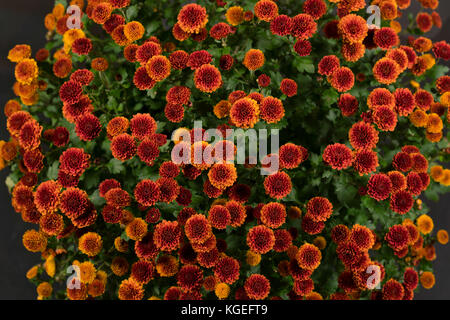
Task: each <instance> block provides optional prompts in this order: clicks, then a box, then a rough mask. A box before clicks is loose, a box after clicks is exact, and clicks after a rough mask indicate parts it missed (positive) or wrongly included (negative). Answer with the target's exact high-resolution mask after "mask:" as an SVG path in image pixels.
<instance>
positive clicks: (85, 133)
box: [75, 113, 102, 141]
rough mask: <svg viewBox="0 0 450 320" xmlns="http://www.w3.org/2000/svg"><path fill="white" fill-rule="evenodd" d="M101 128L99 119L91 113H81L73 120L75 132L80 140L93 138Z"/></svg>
mask: <svg viewBox="0 0 450 320" xmlns="http://www.w3.org/2000/svg"><path fill="white" fill-rule="evenodd" d="M101 130H102V125H101V123H100V120H99V119H98V118H97V117H96V116H94V115H93V114H91V113H86V114H84V115H81V116H79V117H78V118H77V119H76V121H75V133H76V134H77V136H78V137H79V138H80V140H82V141H91V140H94V139H95V138H97V137H98V135H99V134H100V131H101Z"/></svg>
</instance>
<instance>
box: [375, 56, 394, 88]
mask: <svg viewBox="0 0 450 320" xmlns="http://www.w3.org/2000/svg"><path fill="white" fill-rule="evenodd" d="M372 71H373V75H374V77H375V79H376V80H377V81H378V82H380V83H383V84H391V83H394V82H395V81H396V80H397V77H398V76H399V74H400V68H399V66H398V64H397V62H395V61H394V60H392V59H389V58H381V59H380V60H378V61H377V62H376V63H375V65H374V67H373V69H372Z"/></svg>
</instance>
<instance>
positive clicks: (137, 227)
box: [125, 218, 148, 241]
mask: <svg viewBox="0 0 450 320" xmlns="http://www.w3.org/2000/svg"><path fill="white" fill-rule="evenodd" d="M147 228H148V226H147V223H146V222H145V221H144V220H143V219H141V218H136V219H134V220H133V221H131V222H130V223H128V224H127V226H126V228H125V232H126V234H127V236H128V237H129V238H130V239H131V240H135V241H140V240H142V238H144V236H145V235H146V234H147Z"/></svg>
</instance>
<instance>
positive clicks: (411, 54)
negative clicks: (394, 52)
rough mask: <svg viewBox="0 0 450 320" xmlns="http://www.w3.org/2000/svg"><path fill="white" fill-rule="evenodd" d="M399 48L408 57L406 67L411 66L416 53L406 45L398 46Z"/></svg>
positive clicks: (413, 63) (414, 60)
mask: <svg viewBox="0 0 450 320" xmlns="http://www.w3.org/2000/svg"><path fill="white" fill-rule="evenodd" d="M400 49H401V50H403V51H404V52H405V53H406V56H407V57H408V68H412V67H413V66H414V65H415V64H416V61H417V54H416V52H415V51H414V50H413V48H411V47H408V46H400Z"/></svg>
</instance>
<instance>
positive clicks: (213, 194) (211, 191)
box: [200, 171, 223, 198]
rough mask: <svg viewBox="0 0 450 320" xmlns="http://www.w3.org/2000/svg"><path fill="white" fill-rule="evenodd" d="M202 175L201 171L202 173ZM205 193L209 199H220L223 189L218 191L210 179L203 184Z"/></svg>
mask: <svg viewBox="0 0 450 320" xmlns="http://www.w3.org/2000/svg"><path fill="white" fill-rule="evenodd" d="M200 173H201V171H200ZM203 192H204V193H205V194H206V195H207V196H208V197H209V198H218V197H219V196H220V195H221V194H222V193H223V190H222V189H218V188H216V187H214V186H213V185H212V184H211V182H209V179H206V180H205V183H204V184H203Z"/></svg>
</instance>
